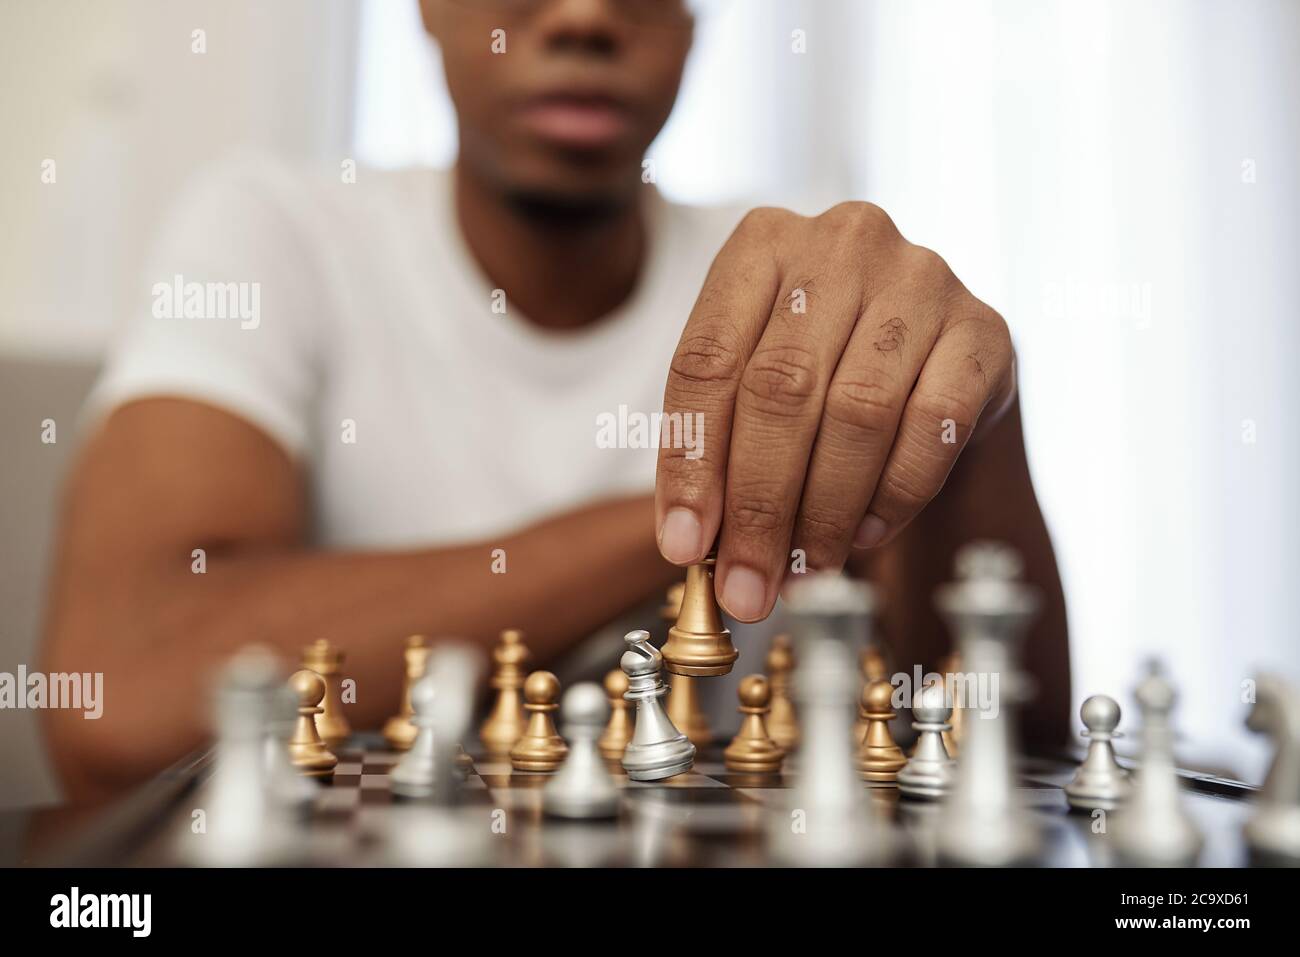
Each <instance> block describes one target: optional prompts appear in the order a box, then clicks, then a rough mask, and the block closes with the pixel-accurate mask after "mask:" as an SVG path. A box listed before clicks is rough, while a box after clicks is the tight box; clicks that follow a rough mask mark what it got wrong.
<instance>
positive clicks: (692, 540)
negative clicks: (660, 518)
mask: <svg viewBox="0 0 1300 957" xmlns="http://www.w3.org/2000/svg"><path fill="white" fill-rule="evenodd" d="M703 537H704V529H703V528H701V527H700V520H699V519H698V518H696V517H695V513H694V512H692V511H691V510H690V509H689V508H670V509H669V510H668V514H667V515H665V516H664V524H663V526H662V527H661V528H660V529H659V551H660V553H661V554H662V555H663V556H664V558H666V559H668V560H669V561H670V562H672V563H673V564H675V565H681V564H684V563H685V562H693V561H695V560H696V559H698V558H699V557H700V552H701V551H703V549H704V545H703V543H702V542H701V541H700V540H701V539H702V538H703Z"/></svg>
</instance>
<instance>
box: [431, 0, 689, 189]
mask: <svg viewBox="0 0 1300 957" xmlns="http://www.w3.org/2000/svg"><path fill="white" fill-rule="evenodd" d="M421 10H422V12H423V16H424V22H425V26H426V28H427V29H428V31H429V33H430V34H431V35H432V36H433V37H434V38H435V39H436V40H437V41H438V44H439V46H440V47H441V49H442V58H443V64H444V68H445V70H446V74H447V85H448V87H449V89H450V91H451V97H452V100H453V101H454V102H455V104H456V112H457V114H458V117H459V130H460V162H461V163H462V164H464V165H467V166H469V167H470V168H471V169H472V170H473V172H474V173H476V174H478V175H480V176H482V177H484V178H486V179H488V180H489V181H491V182H492V183H494V184H496V185H497V186H498V187H500V188H501V189H502V190H503V191H505V192H507V193H509V194H512V195H515V196H521V197H525V198H530V199H541V200H545V201H549V202H560V203H572V204H575V205H585V204H590V203H594V204H610V203H614V204H617V203H619V202H621V201H623V200H625V199H627V198H628V197H630V196H632V195H633V193H634V191H635V190H636V188H637V186H638V184H639V183H640V173H641V160H642V158H643V156H644V154H645V150H646V149H647V147H649V145H650V142H651V141H652V140H653V139H654V137H655V135H656V134H657V133H658V132H659V129H660V128H661V127H662V126H663V124H664V121H665V120H667V118H668V114H669V112H670V111H671V110H672V106H673V101H674V99H675V98H676V96H677V87H678V84H679V83H680V81H681V75H682V67H683V65H684V63H685V60H686V54H687V51H688V50H689V48H690V42H691V32H692V21H691V18H690V16H689V14H688V12H687V5H686V0H421Z"/></svg>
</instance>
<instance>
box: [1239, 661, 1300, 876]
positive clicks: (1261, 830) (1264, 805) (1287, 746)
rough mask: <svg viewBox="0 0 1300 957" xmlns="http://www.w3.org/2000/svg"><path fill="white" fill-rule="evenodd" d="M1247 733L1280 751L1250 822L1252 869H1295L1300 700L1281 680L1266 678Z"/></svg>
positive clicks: (1299, 837) (1299, 847)
mask: <svg viewBox="0 0 1300 957" xmlns="http://www.w3.org/2000/svg"><path fill="white" fill-rule="evenodd" d="M1246 727H1248V728H1249V729H1250V730H1252V731H1256V732H1259V733H1261V734H1267V735H1269V736H1270V738H1271V739H1272V741H1273V746H1274V748H1275V751H1274V755H1273V763H1272V765H1271V766H1270V767H1269V770H1268V776H1267V777H1265V778H1264V786H1263V788H1261V789H1260V794H1259V801H1258V803H1257V804H1256V806H1255V814H1254V816H1253V817H1251V819H1250V820H1249V821H1247V822H1246V827H1245V835H1246V843H1247V845H1248V846H1249V847H1250V851H1251V856H1252V863H1256V864H1262V865H1270V866H1272V865H1285V866H1290V867H1294V866H1296V865H1297V864H1300V695H1297V694H1296V693H1295V691H1294V690H1293V689H1292V688H1291V687H1290V686H1288V685H1287V684H1286V683H1285V682H1284V681H1283V680H1282V679H1281V678H1279V677H1278V676H1276V675H1261V676H1260V677H1259V680H1258V681H1257V682H1256V688H1255V705H1254V707H1253V708H1251V710H1250V716H1249V717H1248V718H1247V719H1246Z"/></svg>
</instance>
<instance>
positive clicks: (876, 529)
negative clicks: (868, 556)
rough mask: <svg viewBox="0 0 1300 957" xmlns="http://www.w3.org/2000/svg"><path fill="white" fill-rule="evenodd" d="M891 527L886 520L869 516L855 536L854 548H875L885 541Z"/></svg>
mask: <svg viewBox="0 0 1300 957" xmlns="http://www.w3.org/2000/svg"><path fill="white" fill-rule="evenodd" d="M888 531H889V526H888V525H887V524H885V520H884V519H883V518H880V517H878V516H876V515H868V516H867V517H866V518H864V519H863V520H862V524H861V525H859V526H858V533H857V534H856V535H854V536H853V547H854V548H875V547H876V546H877V545H879V544H880V543H881V542H882V541H884V539H885V533H886V532H888Z"/></svg>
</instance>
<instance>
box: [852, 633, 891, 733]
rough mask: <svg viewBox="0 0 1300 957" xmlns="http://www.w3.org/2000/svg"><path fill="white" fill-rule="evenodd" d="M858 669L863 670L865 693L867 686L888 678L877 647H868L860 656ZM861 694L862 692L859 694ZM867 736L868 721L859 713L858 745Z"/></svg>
mask: <svg viewBox="0 0 1300 957" xmlns="http://www.w3.org/2000/svg"><path fill="white" fill-rule="evenodd" d="M858 667H859V668H861V669H862V688H861V690H863V691H865V690H866V687H867V685H869V684H871V682H873V681H883V680H884V679H885V678H886V677H887V673H886V668H885V657H884V655H882V654H881V653H880V649H879V648H877V647H876V646H875V645H867V647H865V648H863V649H862V653H861V654H860V655H858ZM859 693H861V692H859ZM866 734H867V719H866V718H864V717H862V714H861V712H860V711H859V713H858V720H857V721H855V722H854V723H853V740H854V741H856V742H857V743H858V744H861V743H862V739H863V738H864V737H866Z"/></svg>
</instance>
